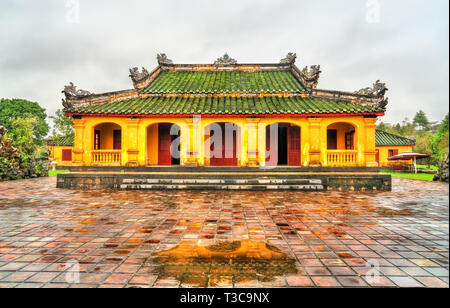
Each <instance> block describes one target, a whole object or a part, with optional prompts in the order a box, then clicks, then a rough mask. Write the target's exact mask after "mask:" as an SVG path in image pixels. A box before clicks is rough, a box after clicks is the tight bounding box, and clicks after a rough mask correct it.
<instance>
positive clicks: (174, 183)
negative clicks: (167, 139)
mask: <svg viewBox="0 0 450 308" xmlns="http://www.w3.org/2000/svg"><path fill="white" fill-rule="evenodd" d="M119 188H120V189H122V190H257V191H262V190H297V191H323V190H325V185H324V184H323V183H322V180H321V179H297V178H288V179H280V178H265V179H255V178H246V177H244V176H241V175H239V174H235V175H234V176H230V175H227V176H226V178H224V177H221V176H220V175H214V174H210V176H208V177H207V178H205V176H204V175H203V176H202V178H199V177H196V176H195V175H190V176H187V175H186V174H185V175H183V177H182V178H181V177H179V178H171V177H164V176H163V175H160V176H159V177H158V178H145V177H136V176H133V177H124V178H123V179H122V180H121V183H120V184H119Z"/></svg>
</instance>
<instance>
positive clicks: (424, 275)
mask: <svg viewBox="0 0 450 308" xmlns="http://www.w3.org/2000/svg"><path fill="white" fill-rule="evenodd" d="M55 185H56V179H55V178H46V179H33V180H25V181H18V182H7V183H0V287H207V286H209V287H233V286H234V287H314V286H317V287H448V266H449V265H448V233H449V229H448V228H449V226H448V213H449V212H448V211H449V195H448V194H449V191H448V185H446V184H440V183H428V182H420V181H414V180H406V179H394V180H393V187H394V191H393V192H383V193H341V192H320V193H308V192H217V191H216V192H186V191H177V192H138V191H115V192H110V191H95V192H82V191H73V190H62V189H56V188H55ZM78 269H79V274H78V271H77V270H78Z"/></svg>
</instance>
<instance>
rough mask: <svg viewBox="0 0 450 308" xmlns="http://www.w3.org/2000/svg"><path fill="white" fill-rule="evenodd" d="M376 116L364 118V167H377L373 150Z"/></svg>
mask: <svg viewBox="0 0 450 308" xmlns="http://www.w3.org/2000/svg"><path fill="white" fill-rule="evenodd" d="M377 120H378V119H377V118H364V135H365V140H364V161H365V166H366V167H378V163H377V159H376V150H375V143H376V141H375V130H376V122H377Z"/></svg>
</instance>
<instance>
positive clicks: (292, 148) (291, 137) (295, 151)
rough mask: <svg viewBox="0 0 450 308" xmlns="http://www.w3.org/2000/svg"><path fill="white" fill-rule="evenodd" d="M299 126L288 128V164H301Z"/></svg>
mask: <svg viewBox="0 0 450 308" xmlns="http://www.w3.org/2000/svg"><path fill="white" fill-rule="evenodd" d="M300 148H301V145H300V127H298V126H291V127H289V128H288V165H289V166H300V164H301V150H300Z"/></svg>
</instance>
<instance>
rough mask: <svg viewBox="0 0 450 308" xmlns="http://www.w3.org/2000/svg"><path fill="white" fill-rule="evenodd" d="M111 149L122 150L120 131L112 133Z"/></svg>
mask: <svg viewBox="0 0 450 308" xmlns="http://www.w3.org/2000/svg"><path fill="white" fill-rule="evenodd" d="M113 149H114V150H120V149H122V131H120V130H114V131H113Z"/></svg>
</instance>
